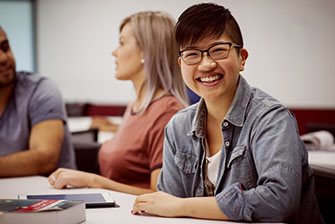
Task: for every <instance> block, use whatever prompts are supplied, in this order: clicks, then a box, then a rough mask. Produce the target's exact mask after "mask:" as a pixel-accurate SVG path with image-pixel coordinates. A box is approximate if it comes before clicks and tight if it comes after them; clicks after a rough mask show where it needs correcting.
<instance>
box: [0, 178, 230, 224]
mask: <svg viewBox="0 0 335 224" xmlns="http://www.w3.org/2000/svg"><path fill="white" fill-rule="evenodd" d="M103 191H107V190H104V189H92V188H82V189H64V190H57V189H54V188H52V187H51V186H50V185H49V182H48V180H47V178H46V177H42V176H31V177H18V178H0V198H8V199H17V198H18V195H19V194H41V193H60V192H61V193H64V192H71V193H75V192H76V193H85V192H103ZM111 194H112V195H113V197H114V199H115V201H116V203H117V204H118V205H120V207H119V208H98V209H86V221H85V222H84V223H87V224H93V223H99V224H104V223H109V224H110V223H118V224H119V223H120V224H122V223H126V224H132V223H134V224H135V223H136V224H141V223H143V224H157V223H159V224H165V223H166V224H178V223H181V224H193V223H194V224H197V223H199V224H201V223H203V224H204V223H206V224H207V223H208V224H222V223H232V222H224V221H213V220H201V219H192V218H163V217H156V216H138V215H132V214H131V213H130V211H131V210H132V206H133V202H134V200H135V197H136V196H134V195H129V194H124V193H119V192H114V191H111ZM234 223H236V222H234Z"/></svg>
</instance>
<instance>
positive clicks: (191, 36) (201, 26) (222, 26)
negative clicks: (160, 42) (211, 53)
mask: <svg viewBox="0 0 335 224" xmlns="http://www.w3.org/2000/svg"><path fill="white" fill-rule="evenodd" d="M175 30H176V41H177V46H178V50H179V49H180V47H184V46H186V45H188V44H194V43H195V42H197V41H198V40H201V39H203V38H205V37H211V36H212V37H220V36H221V35H222V34H223V33H225V34H227V35H228V36H229V37H230V38H231V39H232V41H233V42H234V43H236V44H238V45H240V46H241V47H243V38H242V33H241V30H240V27H239V25H238V23H237V22H236V20H235V18H234V17H233V16H232V14H231V13H230V11H229V10H228V9H226V8H225V7H223V6H220V5H217V4H214V3H201V4H196V5H193V6H191V7H189V8H188V9H186V10H185V11H184V12H183V13H182V14H181V15H180V16H179V18H178V22H177V24H176V27H175Z"/></svg>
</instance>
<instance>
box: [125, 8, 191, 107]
mask: <svg viewBox="0 0 335 224" xmlns="http://www.w3.org/2000/svg"><path fill="white" fill-rule="evenodd" d="M128 23H130V24H131V26H132V28H133V30H134V36H135V39H136V41H137V44H138V46H139V48H140V49H141V50H142V51H143V53H144V69H145V72H146V81H145V83H144V85H146V86H147V90H146V93H145V98H144V101H143V104H142V107H141V111H140V112H143V111H145V109H146V108H147V107H148V106H149V104H150V103H151V102H152V100H153V96H154V93H155V92H156V90H158V89H159V88H161V89H163V94H162V96H163V95H164V94H167V93H170V94H172V95H174V96H175V97H176V98H177V99H179V101H180V102H182V103H183V104H184V105H185V106H187V105H188V99H187V94H186V89H185V84H184V82H183V79H182V76H181V72H180V68H179V65H178V51H177V45H176V41H175V36H174V34H175V32H174V25H175V20H174V19H173V18H172V17H171V16H170V15H168V14H167V13H163V12H159V11H144V12H139V13H135V14H133V15H131V16H129V17H127V18H125V19H124V20H123V22H122V23H121V25H120V32H121V31H122V29H123V27H124V26H125V25H126V24H128ZM142 87H143V86H142Z"/></svg>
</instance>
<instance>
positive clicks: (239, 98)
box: [187, 75, 251, 138]
mask: <svg viewBox="0 0 335 224" xmlns="http://www.w3.org/2000/svg"><path fill="white" fill-rule="evenodd" d="M250 96H251V88H250V86H249V84H248V83H247V81H246V80H245V79H244V77H243V76H242V75H240V77H239V82H238V84H237V89H236V93H235V96H234V99H233V101H232V104H231V105H230V107H229V110H228V113H227V115H226V117H225V119H224V120H225V121H228V122H230V123H231V124H233V125H235V126H239V127H242V126H243V123H244V118H245V114H246V110H247V106H248V102H249V100H250ZM206 115H207V108H206V104H205V101H204V99H202V98H201V99H200V102H199V104H198V106H197V110H196V113H195V116H194V118H193V121H192V130H191V131H190V132H189V133H188V134H187V135H193V134H195V135H196V136H197V137H199V138H201V137H205V125H206Z"/></svg>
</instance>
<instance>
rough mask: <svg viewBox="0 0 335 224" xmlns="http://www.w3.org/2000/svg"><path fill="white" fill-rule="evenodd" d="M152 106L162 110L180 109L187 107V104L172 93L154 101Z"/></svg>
mask: <svg viewBox="0 0 335 224" xmlns="http://www.w3.org/2000/svg"><path fill="white" fill-rule="evenodd" d="M151 107H153V108H155V109H158V110H162V111H176V112H177V111H180V110H182V109H184V108H185V105H184V104H183V103H182V102H180V100H179V99H178V98H177V97H175V96H172V95H165V96H162V97H161V98H159V99H157V100H155V101H154V102H152V105H151Z"/></svg>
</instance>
